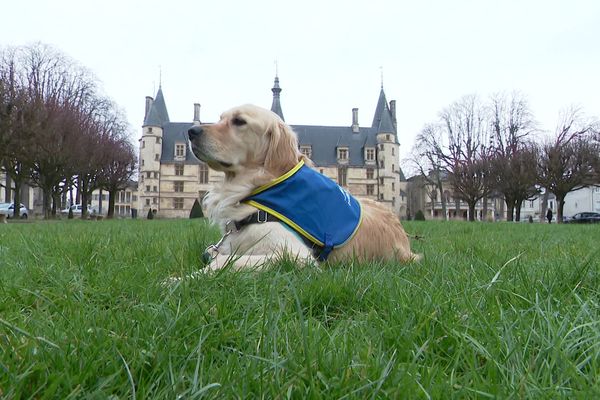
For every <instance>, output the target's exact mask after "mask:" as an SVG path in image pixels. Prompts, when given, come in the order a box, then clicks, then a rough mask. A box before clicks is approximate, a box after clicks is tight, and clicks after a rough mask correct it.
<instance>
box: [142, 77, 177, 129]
mask: <svg viewBox="0 0 600 400" xmlns="http://www.w3.org/2000/svg"><path fill="white" fill-rule="evenodd" d="M148 105H149V110H148V112H147V113H146V117H145V118H144V125H143V126H148V125H151V126H162V125H163V124H164V123H165V122H170V121H169V113H168V112H167V105H166V104H165V97H164V96H163V92H162V87H161V86H159V87H158V92H157V93H156V98H155V99H154V101H151V102H150V104H148V103H147V107H148Z"/></svg>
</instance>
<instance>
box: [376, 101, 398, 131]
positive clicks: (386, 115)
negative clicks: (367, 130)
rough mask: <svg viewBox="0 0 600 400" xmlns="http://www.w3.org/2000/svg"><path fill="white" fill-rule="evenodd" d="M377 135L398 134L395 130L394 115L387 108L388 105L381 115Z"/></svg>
mask: <svg viewBox="0 0 600 400" xmlns="http://www.w3.org/2000/svg"><path fill="white" fill-rule="evenodd" d="M377 133H396V130H395V129H394V123H393V121H392V114H391V113H390V110H389V109H388V108H387V105H386V107H385V109H384V110H383V112H382V113H381V118H380V119H379V126H378V129H377Z"/></svg>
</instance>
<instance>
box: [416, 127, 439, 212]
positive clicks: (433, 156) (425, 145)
mask: <svg viewBox="0 0 600 400" xmlns="http://www.w3.org/2000/svg"><path fill="white" fill-rule="evenodd" d="M442 143H443V138H442V131H441V128H440V126H439V125H438V124H427V125H425V126H424V127H423V129H422V130H421V133H420V134H419V135H418V136H417V139H416V142H415V145H414V147H413V151H412V158H411V159H410V162H412V164H413V165H414V166H416V167H417V169H418V171H419V173H420V175H421V176H422V177H423V179H424V180H425V182H426V183H428V184H429V185H432V186H433V187H434V188H435V189H434V190H435V191H437V192H439V198H440V201H441V206H442V214H443V218H444V220H447V219H448V213H447V205H446V196H444V186H443V180H444V177H445V176H446V175H447V173H446V170H445V163H444V156H443V154H444V152H443V150H442V148H441V146H442ZM428 196H429V197H430V198H431V197H432V196H433V194H431V193H429V194H428ZM435 197H436V198H437V195H436V196H435Z"/></svg>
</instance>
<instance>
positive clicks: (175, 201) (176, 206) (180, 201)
mask: <svg viewBox="0 0 600 400" xmlns="http://www.w3.org/2000/svg"><path fill="white" fill-rule="evenodd" d="M173 208H174V209H176V210H182V209H183V199H179V198H177V199H173Z"/></svg>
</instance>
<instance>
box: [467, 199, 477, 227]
mask: <svg viewBox="0 0 600 400" xmlns="http://www.w3.org/2000/svg"><path fill="white" fill-rule="evenodd" d="M467 204H468V205H469V221H470V222H473V221H475V205H476V204H477V202H468V203H467Z"/></svg>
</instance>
